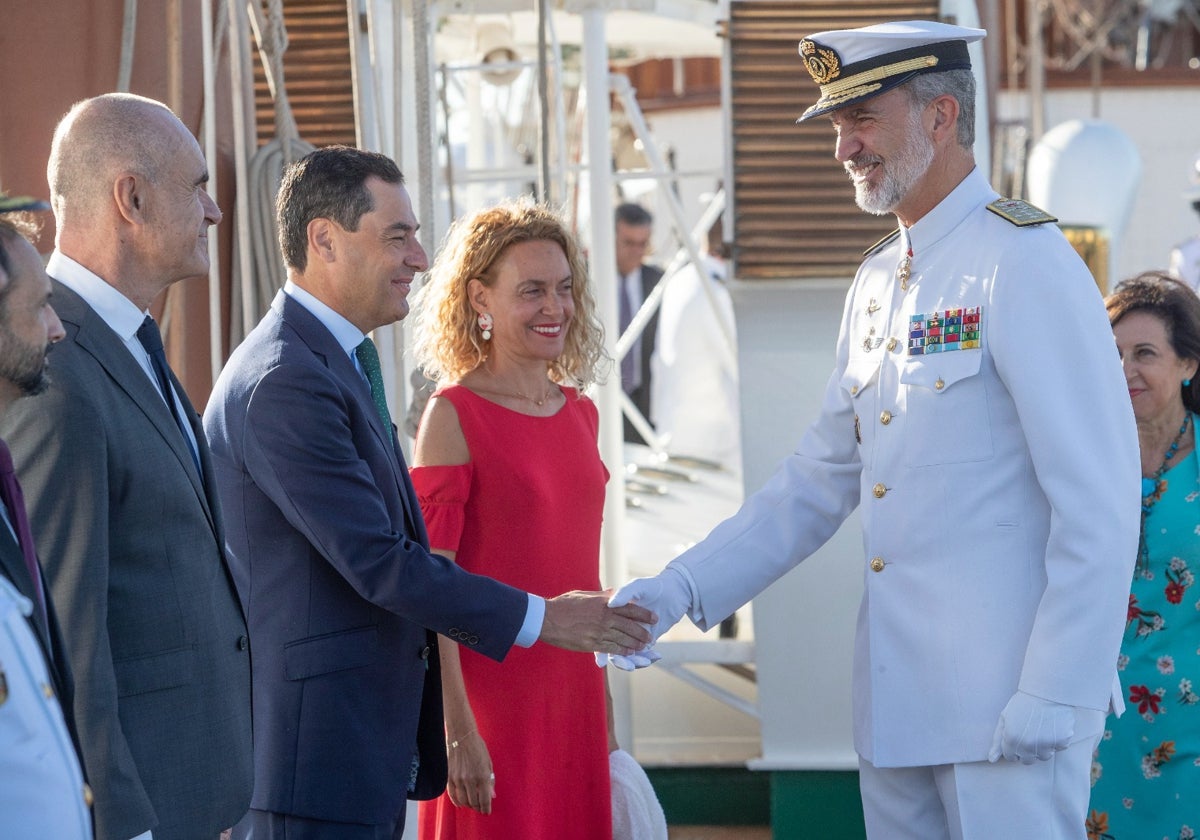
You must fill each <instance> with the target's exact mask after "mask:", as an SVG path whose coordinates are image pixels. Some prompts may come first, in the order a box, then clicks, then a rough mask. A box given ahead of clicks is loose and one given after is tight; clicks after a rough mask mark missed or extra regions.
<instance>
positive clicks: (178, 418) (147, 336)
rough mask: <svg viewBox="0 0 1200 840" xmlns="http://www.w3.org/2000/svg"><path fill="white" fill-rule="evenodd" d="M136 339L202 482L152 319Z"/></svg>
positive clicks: (157, 332) (200, 471)
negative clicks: (152, 370)
mask: <svg viewBox="0 0 1200 840" xmlns="http://www.w3.org/2000/svg"><path fill="white" fill-rule="evenodd" d="M137 337H138V341H140V342H141V343H142V347H144V348H145V349H146V353H147V355H149V356H150V367H151V368H153V369H154V376H155V378H156V379H157V380H158V389H159V390H160V391H162V396H163V399H164V400H165V401H166V403H167V408H168V409H170V411H171V416H172V417H174V418H175V425H176V426H178V427H179V433H180V434H181V435H183V443H184V446H186V447H187V451H188V452H190V453H191V454H192V462H193V463H194V464H195V465H196V474H197V475H198V476H200V479H201V481H203V480H204V471H203V470H201V469H200V453H198V452H197V451H196V447H195V446H193V445H192V439H191V438H190V437H188V431H187V429H188V427H187V421H186V420H184V418H183V415H182V414H180V413H179V406H178V405H176V403H175V389H174V388H172V387H171V374H170V368H169V367H168V366H167V354H166V352H165V351H164V350H163V343H162V334H161V333H160V332H159V331H158V324H156V323H154V319H153V318H151V317H150V316H149V315H147V316H146V320H144V321H142V325H141V326H140V327H138V331H137Z"/></svg>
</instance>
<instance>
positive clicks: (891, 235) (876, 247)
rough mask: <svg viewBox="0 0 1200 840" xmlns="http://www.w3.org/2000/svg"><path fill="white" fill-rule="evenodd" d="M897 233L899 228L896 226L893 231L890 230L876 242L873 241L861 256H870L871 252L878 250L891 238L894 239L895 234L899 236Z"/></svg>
mask: <svg viewBox="0 0 1200 840" xmlns="http://www.w3.org/2000/svg"><path fill="white" fill-rule="evenodd" d="M899 235H900V228H896V229H895V230H894V231H892V232H891V233H889V234H888V235H887V236H885V237H883V239H880V240H879V241H878V242H876V243H875V244H874V245H872V246H871V247H870V248H868V249H867V250H865V251H863V256H864V257H869V256H871V255H872V254H874V253H875V252H876V251H878V250H879V249H880V248H882V247H883V246H884V245H886V244H888V243H889V242H891V241H892V240H893V239H895V238H896V237H897V236H899Z"/></svg>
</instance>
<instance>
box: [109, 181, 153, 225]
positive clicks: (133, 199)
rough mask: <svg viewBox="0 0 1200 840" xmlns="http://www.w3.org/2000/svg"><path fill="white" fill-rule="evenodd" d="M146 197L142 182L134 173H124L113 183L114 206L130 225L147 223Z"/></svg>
mask: <svg viewBox="0 0 1200 840" xmlns="http://www.w3.org/2000/svg"><path fill="white" fill-rule="evenodd" d="M145 203H146V196H145V195H143V194H142V181H141V179H140V178H139V177H138V176H137V175H134V174H133V173H132V172H122V173H121V174H120V175H118V176H117V179H116V180H115V181H113V204H114V205H115V206H116V208H117V212H118V213H120V214H121V217H122V218H124V219H125V220H126V221H127V222H129V223H130V224H135V225H140V224H143V223H144V222H145V218H146V217H145V208H144V205H145Z"/></svg>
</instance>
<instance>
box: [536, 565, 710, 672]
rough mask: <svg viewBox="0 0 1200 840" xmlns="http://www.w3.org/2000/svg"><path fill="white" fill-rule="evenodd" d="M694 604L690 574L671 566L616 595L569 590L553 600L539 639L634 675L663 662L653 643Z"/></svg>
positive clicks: (549, 604) (547, 609)
mask: <svg viewBox="0 0 1200 840" xmlns="http://www.w3.org/2000/svg"><path fill="white" fill-rule="evenodd" d="M691 606H692V587H691V584H690V582H689V580H688V576H687V573H686V572H684V571H682V570H681V569H678V568H674V567H672V566H671V565H668V566H667V568H666V569H664V570H663V571H662V573H661V574H659V575H656V576H655V577H650V578H636V579H635V580H631V581H630V582H629V583H627V584H625V585H624V586H622V587H621V588H620V589H618V590H617V591H616V592H615V593H613V595H612V597H606V593H603V592H567V593H565V594H563V595H559V596H558V597H557V598H550V599H548V600H547V601H546V614H545V617H544V618H543V620H542V633H541V636H539V639H540V641H543V642H545V643H547V644H550V645H554V646H555V647H560V648H563V649H565V650H575V651H592V652H593V653H595V654H596V664H597V665H600V666H604V665H606V664H608V663H609V662H612V664H613V665H615V666H616V667H618V668H621V669H622V670H626V671H632V670H635V669H637V668H645V667H646V666H648V665H653V664H654V663H655V662H657V661H658V660H659V659H661V658H662V655H661V654H659V653H658V651H656V650H654V643H655V642H656V641H658V637H659V636H661V635H662V634H663V633H664V632H666V631H667V630H668V629H669V628H671V627H672V626H673V625H674V624H675V623H676V622H677V621H679V619H681V618H682V617H683V615H684V613H686V612H687V611H688V610H689V609H690V608H691Z"/></svg>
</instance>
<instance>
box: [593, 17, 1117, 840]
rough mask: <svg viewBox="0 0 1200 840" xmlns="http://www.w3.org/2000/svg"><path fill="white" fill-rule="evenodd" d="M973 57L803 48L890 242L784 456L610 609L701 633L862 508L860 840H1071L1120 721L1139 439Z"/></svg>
mask: <svg viewBox="0 0 1200 840" xmlns="http://www.w3.org/2000/svg"><path fill="white" fill-rule="evenodd" d="M984 34H985V33H984V32H983V31H982V30H978V29H966V28H961V27H956V26H949V25H945V24H938V23H930V22H923V21H918V22H904V23H892V24H884V25H880V26H872V27H866V28H863V29H859V30H850V31H835V32H824V33H820V34H817V35H813V36H812V37H811V38H807V39H805V40H804V41H802V42H801V44H800V52H801V55H802V57H803V59H804V62H805V65H806V67H807V69H808V70H809V72H810V74H811V75H812V76H813V78H814V80H815V81H816V82H817V83H818V84H819V85H820V88H821V98H820V100H819V101H818V102H817V104H816V105H814V106H813V107H812V108H810V109H808V111H806V112H805V113H804V115H803V116H802V117H801V120H806V119H811V118H814V117H818V116H821V115H825V116H826V118H827V119H830V120H832V123H833V128H834V130H835V133H836V135H837V143H836V157H837V159H838V160H840V161H842V162H843V164H844V165H845V167H846V170H847V172H848V174H849V175H850V178H851V180H852V182H853V183H854V187H855V192H856V198H857V201H858V204H859V206H860V207H862V208H863V209H864V210H866V211H868V212H871V213H876V214H885V213H892V214H895V216H896V218H897V220H898V221H899V223H900V228H899V231H898V232H897V233H896V234H894V235H893V236H892V237H890V238H888V239H886V240H884V241H883V242H881V243H880V244H878V245H877V246H876V247H874V248H873V249H872V250H871V251H870V252H869V253H868V255H867V258H866V260H865V261H864V262H863V264H862V266H861V268H860V269H859V271H858V274H857V276H856V277H855V279H854V283H853V285H852V287H851V289H850V292H849V294H848V296H847V298H846V307H845V312H844V315H843V319H842V324H841V330H840V334H839V338H838V344H837V360H836V367H835V369H834V371H833V375H832V376H831V377H830V380H829V384H828V386H827V389H826V391H825V396H824V404H823V407H822V410H821V413H820V416H819V417H818V419H817V420H816V422H815V423H814V424H813V425H812V427H811V428H810V429H809V430H808V431H807V433H806V434H805V435H804V437H803V439H802V440H801V441H800V443H799V445H798V446H797V448H796V451H795V452H794V453H793V454H792V455H791V456H789V457H788V458H787V459H786V460H785V461H784V462H783V463H782V464H781V465H780V467H779V468H778V470H777V472H776V473H775V475H774V476H773V477H772V478H771V479H770V480H769V481H768V482H767V484H766V486H765V487H764V488H763V489H762V490H760V491H759V492H758V493H756V494H755V495H754V496H752V497H751V498H750V499H748V500H747V502H746V504H745V505H744V506H743V507H742V509H741V510H740V511H739V512H738V513H737V514H735V515H734V516H733V517H732V518H730V519H728V520H727V521H725V522H724V523H722V524H720V525H718V526H717V527H716V529H714V530H713V532H712V533H711V534H710V535H709V536H708V537H707V538H706V539H705V540H704V541H703V542H701V543H700V544H698V545H696V546H695V547H693V548H692V549H690V550H689V551H687V552H685V553H684V554H682V555H681V556H680V557H678V558H677V559H676V560H674V561H672V562H671V563H670V564H669V565H668V567H667V568H666V569H665V570H664V571H663V572H662V573H661V574H660V575H658V576H657V577H655V578H645V579H639V580H636V581H633V582H631V583H629V584H627V585H626V586H625V587H623V588H622V589H621V590H619V591H618V592H617V593H616V595H615V596H614V599H613V602H614V603H624V602H625V601H627V600H634V601H638V602H640V603H641V604H642V605H643V606H646V607H648V608H650V609H651V610H653V611H654V612H656V613H657V614H658V616H659V623H658V624H657V625H655V627H654V628H653V633H654V636H655V638H657V637H658V635H660V634H661V633H662V632H663V631H664V630H665V629H667V628H668V627H670V626H671V625H672V624H674V623H675V622H676V621H678V620H679V618H681V617H682V615H683V614H684V613H687V614H688V615H689V616H690V617H691V619H692V620H693V621H694V622H695V623H696V624H697V625H699V626H700V627H701V628H703V629H708V628H709V627H712V626H714V625H716V624H718V623H719V622H720V621H721V620H722V619H723V618H725V617H726V616H727V615H729V614H730V613H732V612H733V611H734V610H735V609H736V608H737V607H739V606H741V605H742V604H744V603H745V602H746V601H748V600H750V599H751V598H753V597H754V596H755V595H757V594H758V593H759V592H761V591H762V590H763V589H764V588H765V587H766V586H767V585H769V584H770V583H771V582H773V581H774V580H776V579H777V578H779V577H780V576H781V575H783V574H784V573H785V572H787V571H788V570H789V569H791V568H793V567H794V566H795V565H796V564H798V563H799V562H801V561H802V560H804V559H805V558H806V557H807V556H808V555H809V554H811V553H812V552H813V551H815V550H816V549H817V548H819V547H820V546H821V545H822V544H823V543H824V542H825V541H826V540H827V539H828V538H829V537H830V536H831V535H832V534H833V533H834V531H835V530H836V529H837V528H838V526H839V525H840V524H841V523H842V521H843V520H844V519H845V517H846V516H847V514H849V513H850V511H851V510H852V509H854V508H855V507H856V506H858V505H860V504H861V506H862V521H863V554H862V556H861V558H860V560H859V561H858V562H860V563H861V564H862V568H863V577H864V583H865V591H864V594H863V598H862V602H861V605H860V607H859V613H858V626H857V634H856V642H855V656H854V667H853V681H854V688H853V712H854V723H855V733H854V740H855V748H856V750H857V752H858V753H859V756H860V762H859V763H860V786H861V791H862V797H863V807H864V813H865V818H866V826H867V833H868V835H869V836H870V837H871V838H886V840H940V839H941V838H954V840H959V838H962V840H982V838H987V840H993V838H999V837H1003V838H1006V840H1012V839H1013V838H1037V840H1055V838H1072V839H1073V840H1075V839H1076V838H1077V840H1083V838H1084V819H1085V815H1086V809H1087V802H1088V792H1089V771H1090V761H1091V754H1092V750H1093V747H1094V745H1095V744H1096V742H1097V739H1098V738H1099V737H1100V735H1101V732H1102V729H1103V721H1104V717H1105V715H1106V714H1107V713H1108V712H1109V710H1110V709H1113V708H1115V709H1117V710H1119V709H1120V708H1121V706H1122V703H1121V694H1120V693H1119V692H1120V687H1119V683H1118V681H1117V673H1116V662H1117V654H1118V648H1119V645H1120V640H1121V634H1122V631H1123V628H1124V625H1125V615H1126V608H1127V603H1128V596H1129V585H1130V580H1131V574H1132V571H1133V565H1134V560H1135V557H1136V554H1137V543H1138V504H1139V500H1138V488H1139V482H1138V478H1139V474H1140V470H1139V460H1138V443H1137V435H1136V432H1135V427H1134V420H1133V415H1132V411H1131V409H1130V404H1129V397H1128V394H1127V392H1126V388H1125V383H1124V379H1123V376H1122V373H1121V366H1120V362H1119V359H1118V358H1117V353H1116V350H1115V347H1114V343H1113V338H1112V331H1111V330H1110V329H1109V326H1108V321H1107V319H1106V317H1105V313H1104V306H1103V303H1102V301H1101V297H1100V294H1099V292H1098V290H1097V288H1096V285H1095V284H1094V282H1093V281H1092V278H1091V276H1090V275H1089V274H1088V271H1087V269H1086V268H1085V266H1084V264H1083V263H1082V262H1081V261H1080V259H1079V258H1078V257H1077V256H1076V255H1075V253H1074V251H1073V250H1072V249H1071V247H1070V245H1069V244H1068V243H1067V242H1066V240H1065V239H1064V238H1063V236H1062V234H1061V233H1060V232H1059V231H1058V229H1057V228H1056V227H1055V226H1054V225H1053V224H1052V222H1053V221H1054V220H1053V219H1052V218H1051V217H1049V216H1046V215H1045V214H1044V213H1042V212H1041V211H1039V210H1037V209H1036V208H1033V207H1031V206H1029V205H1027V204H1024V203H1023V202H1016V201H1008V200H1004V199H1000V198H999V196H998V195H997V194H996V193H995V192H994V191H993V190H992V189H991V187H990V186H989V185H988V182H987V179H986V178H985V176H984V174H983V173H982V172H980V171H979V170H978V169H977V168H976V167H975V162H974V158H973V155H972V152H971V147H972V144H973V142H974V123H975V116H974V102H975V83H974V79H973V77H972V76H971V72H970V69H969V68H970V61H969V58H968V53H967V43H968V42H971V41H976V40H978V39H980V38H982V37H983V36H984ZM802 632H803V631H802V630H800V628H797V636H798V638H797V647H798V648H801V649H802V648H803V644H804V640H803V637H802V635H801V634H802ZM647 659H648V658H647V657H641V658H640V659H639V662H638V664H642V663H644V662H645V661H647ZM626 664H628V663H626Z"/></svg>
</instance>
